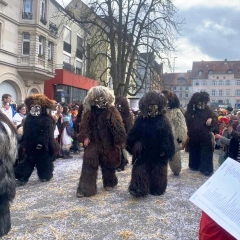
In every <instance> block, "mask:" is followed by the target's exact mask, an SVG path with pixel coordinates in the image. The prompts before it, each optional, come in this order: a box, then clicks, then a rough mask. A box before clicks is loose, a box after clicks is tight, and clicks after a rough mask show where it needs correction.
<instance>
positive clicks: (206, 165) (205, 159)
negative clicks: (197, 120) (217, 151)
mask: <svg viewBox="0 0 240 240" xmlns="http://www.w3.org/2000/svg"><path fill="white" fill-rule="evenodd" d="M199 171H200V172H201V173H203V174H204V175H206V176H209V175H211V174H212V173H213V148H212V142H206V143H202V144H201V151H200V166H199Z"/></svg>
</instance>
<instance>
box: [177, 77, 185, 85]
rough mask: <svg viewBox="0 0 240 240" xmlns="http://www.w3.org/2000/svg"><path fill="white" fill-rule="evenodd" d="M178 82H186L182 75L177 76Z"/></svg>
mask: <svg viewBox="0 0 240 240" xmlns="http://www.w3.org/2000/svg"><path fill="white" fill-rule="evenodd" d="M178 83H179V84H185V83H186V79H185V78H184V77H179V78H178Z"/></svg>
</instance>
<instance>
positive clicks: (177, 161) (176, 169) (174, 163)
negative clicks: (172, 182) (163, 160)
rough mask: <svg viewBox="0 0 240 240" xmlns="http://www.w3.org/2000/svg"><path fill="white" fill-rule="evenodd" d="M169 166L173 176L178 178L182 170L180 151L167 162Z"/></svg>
mask: <svg viewBox="0 0 240 240" xmlns="http://www.w3.org/2000/svg"><path fill="white" fill-rule="evenodd" d="M169 166H170V169H171V170H172V172H173V173H174V175H176V176H178V175H179V173H180V172H181V170H182V162H181V153H180V151H177V152H175V154H174V156H173V157H172V159H171V160H170V161H169Z"/></svg>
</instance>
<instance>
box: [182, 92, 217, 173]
mask: <svg viewBox="0 0 240 240" xmlns="http://www.w3.org/2000/svg"><path fill="white" fill-rule="evenodd" d="M209 101H210V98H209V94H208V93H207V92H196V93H194V94H193V95H192V98H191V99H190V101H189V103H188V106H187V111H186V113H185V118H186V123H187V128H188V137H189V164H188V166H189V168H190V169H191V170H193V171H198V170H199V171H200V172H201V173H203V174H204V175H206V176H209V175H211V174H212V173H213V151H214V146H215V139H214V135H213V133H212V129H214V128H216V126H217V124H218V119H217V116H216V114H215V113H214V111H213V110H212V109H211V108H210V107H209V106H208V105H207V103H208V102H209Z"/></svg>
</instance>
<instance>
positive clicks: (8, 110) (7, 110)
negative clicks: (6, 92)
mask: <svg viewBox="0 0 240 240" xmlns="http://www.w3.org/2000/svg"><path fill="white" fill-rule="evenodd" d="M1 111H2V113H3V114H4V115H6V117H7V118H8V119H9V120H10V121H11V122H12V123H13V117H12V109H11V107H10V104H9V103H8V102H3V105H2V108H1Z"/></svg>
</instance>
